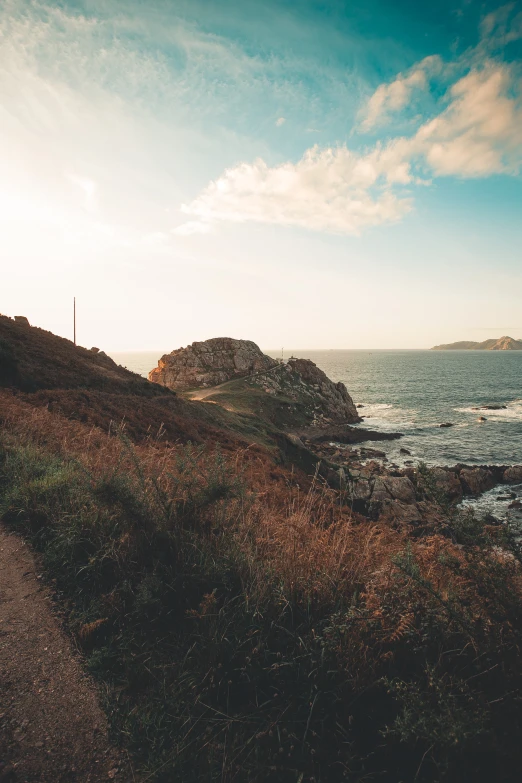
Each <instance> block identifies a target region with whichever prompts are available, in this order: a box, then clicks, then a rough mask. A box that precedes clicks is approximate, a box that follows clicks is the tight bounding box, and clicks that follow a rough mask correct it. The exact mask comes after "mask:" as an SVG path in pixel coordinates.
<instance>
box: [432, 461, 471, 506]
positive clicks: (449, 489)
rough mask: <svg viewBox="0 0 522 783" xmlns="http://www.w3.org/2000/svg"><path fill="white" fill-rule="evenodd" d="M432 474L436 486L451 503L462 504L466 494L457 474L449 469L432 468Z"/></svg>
mask: <svg viewBox="0 0 522 783" xmlns="http://www.w3.org/2000/svg"><path fill="white" fill-rule="evenodd" d="M430 473H431V475H432V477H433V479H434V481H435V486H436V488H437V489H438V490H439V492H441V493H442V494H443V495H445V497H447V498H448V500H450V501H457V502H460V501H461V500H462V496H463V494H464V492H463V489H462V484H461V483H460V479H459V477H458V475H457V473H456V472H455V471H453V470H448V469H447V468H432V469H431V470H430Z"/></svg>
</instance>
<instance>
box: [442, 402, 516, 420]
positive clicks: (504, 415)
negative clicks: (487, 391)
mask: <svg viewBox="0 0 522 783" xmlns="http://www.w3.org/2000/svg"><path fill="white" fill-rule="evenodd" d="M454 410H455V411H456V412H457V413H470V414H472V415H473V416H477V417H479V416H484V417H485V418H486V419H494V420H496V421H520V420H522V400H515V401H514V402H508V403H506V407H505V408H500V409H499V410H491V409H488V408H486V407H480V406H479V405H474V406H471V405H470V406H468V407H466V408H454Z"/></svg>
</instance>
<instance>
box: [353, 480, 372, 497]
mask: <svg viewBox="0 0 522 783" xmlns="http://www.w3.org/2000/svg"><path fill="white" fill-rule="evenodd" d="M371 494H372V489H371V486H370V482H369V481H368V480H367V479H359V480H358V481H354V482H353V484H352V486H351V490H350V495H351V498H352V500H354V501H362V502H367V501H368V500H369V499H370V497H371Z"/></svg>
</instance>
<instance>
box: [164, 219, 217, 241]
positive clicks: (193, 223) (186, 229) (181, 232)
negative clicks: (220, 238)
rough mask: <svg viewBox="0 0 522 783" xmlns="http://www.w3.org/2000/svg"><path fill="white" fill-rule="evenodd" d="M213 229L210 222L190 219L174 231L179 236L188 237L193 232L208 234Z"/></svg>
mask: <svg viewBox="0 0 522 783" xmlns="http://www.w3.org/2000/svg"><path fill="white" fill-rule="evenodd" d="M210 229H211V225H210V223H205V222H203V221H200V220H190V221H189V222H188V223H182V224H181V225H179V226H177V227H176V228H173V229H172V233H173V234H175V235H176V236H179V237H188V236H191V235H192V234H208V232H209V231H210Z"/></svg>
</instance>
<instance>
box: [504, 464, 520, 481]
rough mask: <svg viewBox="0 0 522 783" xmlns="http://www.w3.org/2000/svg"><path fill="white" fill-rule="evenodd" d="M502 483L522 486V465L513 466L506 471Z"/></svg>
mask: <svg viewBox="0 0 522 783" xmlns="http://www.w3.org/2000/svg"><path fill="white" fill-rule="evenodd" d="M502 481H504V482H505V483H506V484H522V465H511V467H510V468H507V469H506V470H505V471H504V475H503V477H502Z"/></svg>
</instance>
